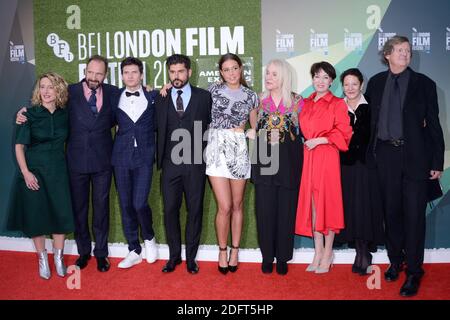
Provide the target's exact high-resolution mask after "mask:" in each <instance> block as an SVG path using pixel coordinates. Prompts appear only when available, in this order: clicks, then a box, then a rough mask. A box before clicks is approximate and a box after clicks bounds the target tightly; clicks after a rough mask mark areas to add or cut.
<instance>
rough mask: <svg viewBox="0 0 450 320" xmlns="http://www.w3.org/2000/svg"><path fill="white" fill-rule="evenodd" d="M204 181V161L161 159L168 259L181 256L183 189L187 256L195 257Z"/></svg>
mask: <svg viewBox="0 0 450 320" xmlns="http://www.w3.org/2000/svg"><path fill="white" fill-rule="evenodd" d="M205 182H206V175H205V166H204V165H201V166H199V165H185V164H182V165H174V164H172V163H171V161H170V160H166V159H165V160H164V162H163V167H162V179H161V184H162V194H163V202H164V225H165V229H166V239H167V244H168V245H169V256H170V257H169V258H170V259H171V260H176V259H180V258H181V227H180V208H181V202H182V199H183V193H184V195H185V199H186V208H187V221H186V260H187V261H194V260H195V257H196V255H197V251H198V246H199V244H200V235H201V231H202V218H203V198H204V194H205Z"/></svg>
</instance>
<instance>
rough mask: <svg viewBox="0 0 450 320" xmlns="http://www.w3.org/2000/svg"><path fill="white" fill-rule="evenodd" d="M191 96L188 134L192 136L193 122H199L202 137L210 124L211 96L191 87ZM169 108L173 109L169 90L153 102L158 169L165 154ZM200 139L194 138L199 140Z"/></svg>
mask: <svg viewBox="0 0 450 320" xmlns="http://www.w3.org/2000/svg"><path fill="white" fill-rule="evenodd" d="M191 89H192V94H191V99H190V100H189V104H188V106H187V108H186V110H188V109H189V108H192V109H191V110H190V112H191V118H190V121H191V126H190V129H189V132H190V133H191V135H192V136H193V135H194V122H195V121H201V123H202V136H203V135H204V133H205V131H206V130H207V129H208V125H209V124H210V122H211V107H212V99H211V94H210V93H209V92H208V91H206V90H204V89H201V88H198V87H194V86H193V85H191ZM169 108H174V105H173V102H172V95H171V89H170V90H168V91H167V95H166V97H163V96H161V95H158V96H157V97H156V100H155V110H156V117H155V119H156V128H157V150H156V161H157V162H156V164H157V167H158V169H161V167H162V161H163V158H164V152H166V141H167V134H168V132H167V117H168V110H169ZM199 138H200V137H196V139H199ZM202 147H203V150H204V149H205V147H206V141H203V142H202Z"/></svg>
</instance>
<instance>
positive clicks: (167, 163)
mask: <svg viewBox="0 0 450 320" xmlns="http://www.w3.org/2000/svg"><path fill="white" fill-rule="evenodd" d="M167 68H168V72H169V78H170V82H171V84H172V88H171V89H170V90H168V94H167V95H166V96H165V97H162V96H158V97H157V98H156V102H155V107H156V108H155V109H156V120H157V131H158V138H157V166H158V169H161V168H162V177H161V186H162V194H163V203H164V224H165V229H166V239H167V243H168V245H169V254H170V257H169V261H168V262H167V264H166V265H165V266H164V268H163V269H162V271H163V272H172V271H174V270H175V267H176V266H177V265H178V264H180V263H181V230H180V207H181V202H182V197H183V193H184V195H185V201H186V207H187V222H186V265H187V271H188V272H189V273H192V274H196V273H197V272H198V270H199V268H198V265H197V263H196V262H195V257H196V255H197V251H198V246H199V243H200V235H201V227H202V217H203V196H204V192H205V181H206V175H205V169H206V166H205V163H204V161H203V149H204V148H205V146H206V142H205V141H204V140H203V135H204V133H205V131H206V129H207V127H208V124H209V123H210V122H211V105H212V100H211V95H210V93H209V92H207V91H206V90H203V89H200V88H197V87H194V86H192V85H190V84H189V78H190V76H191V75H192V70H191V61H190V60H189V58H188V57H187V56H184V55H181V54H174V55H172V56H170V57H168V58H167Z"/></svg>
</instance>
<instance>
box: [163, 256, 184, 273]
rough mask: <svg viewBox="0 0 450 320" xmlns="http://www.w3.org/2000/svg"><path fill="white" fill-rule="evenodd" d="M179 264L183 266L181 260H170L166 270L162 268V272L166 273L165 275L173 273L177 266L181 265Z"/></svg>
mask: <svg viewBox="0 0 450 320" xmlns="http://www.w3.org/2000/svg"><path fill="white" fill-rule="evenodd" d="M179 264H181V259H177V260H169V261H167V263H166V265H165V266H164V268H162V272H164V273H169V272H173V271H174V270H175V268H176V267H177V265H179Z"/></svg>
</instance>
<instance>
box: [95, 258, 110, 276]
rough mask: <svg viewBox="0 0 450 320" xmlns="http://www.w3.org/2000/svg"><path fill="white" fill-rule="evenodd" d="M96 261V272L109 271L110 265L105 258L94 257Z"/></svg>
mask: <svg viewBox="0 0 450 320" xmlns="http://www.w3.org/2000/svg"><path fill="white" fill-rule="evenodd" d="M95 258H96V259H97V270H98V271H100V272H106V271H108V270H109V267H110V264H109V260H108V258H107V257H95Z"/></svg>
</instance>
